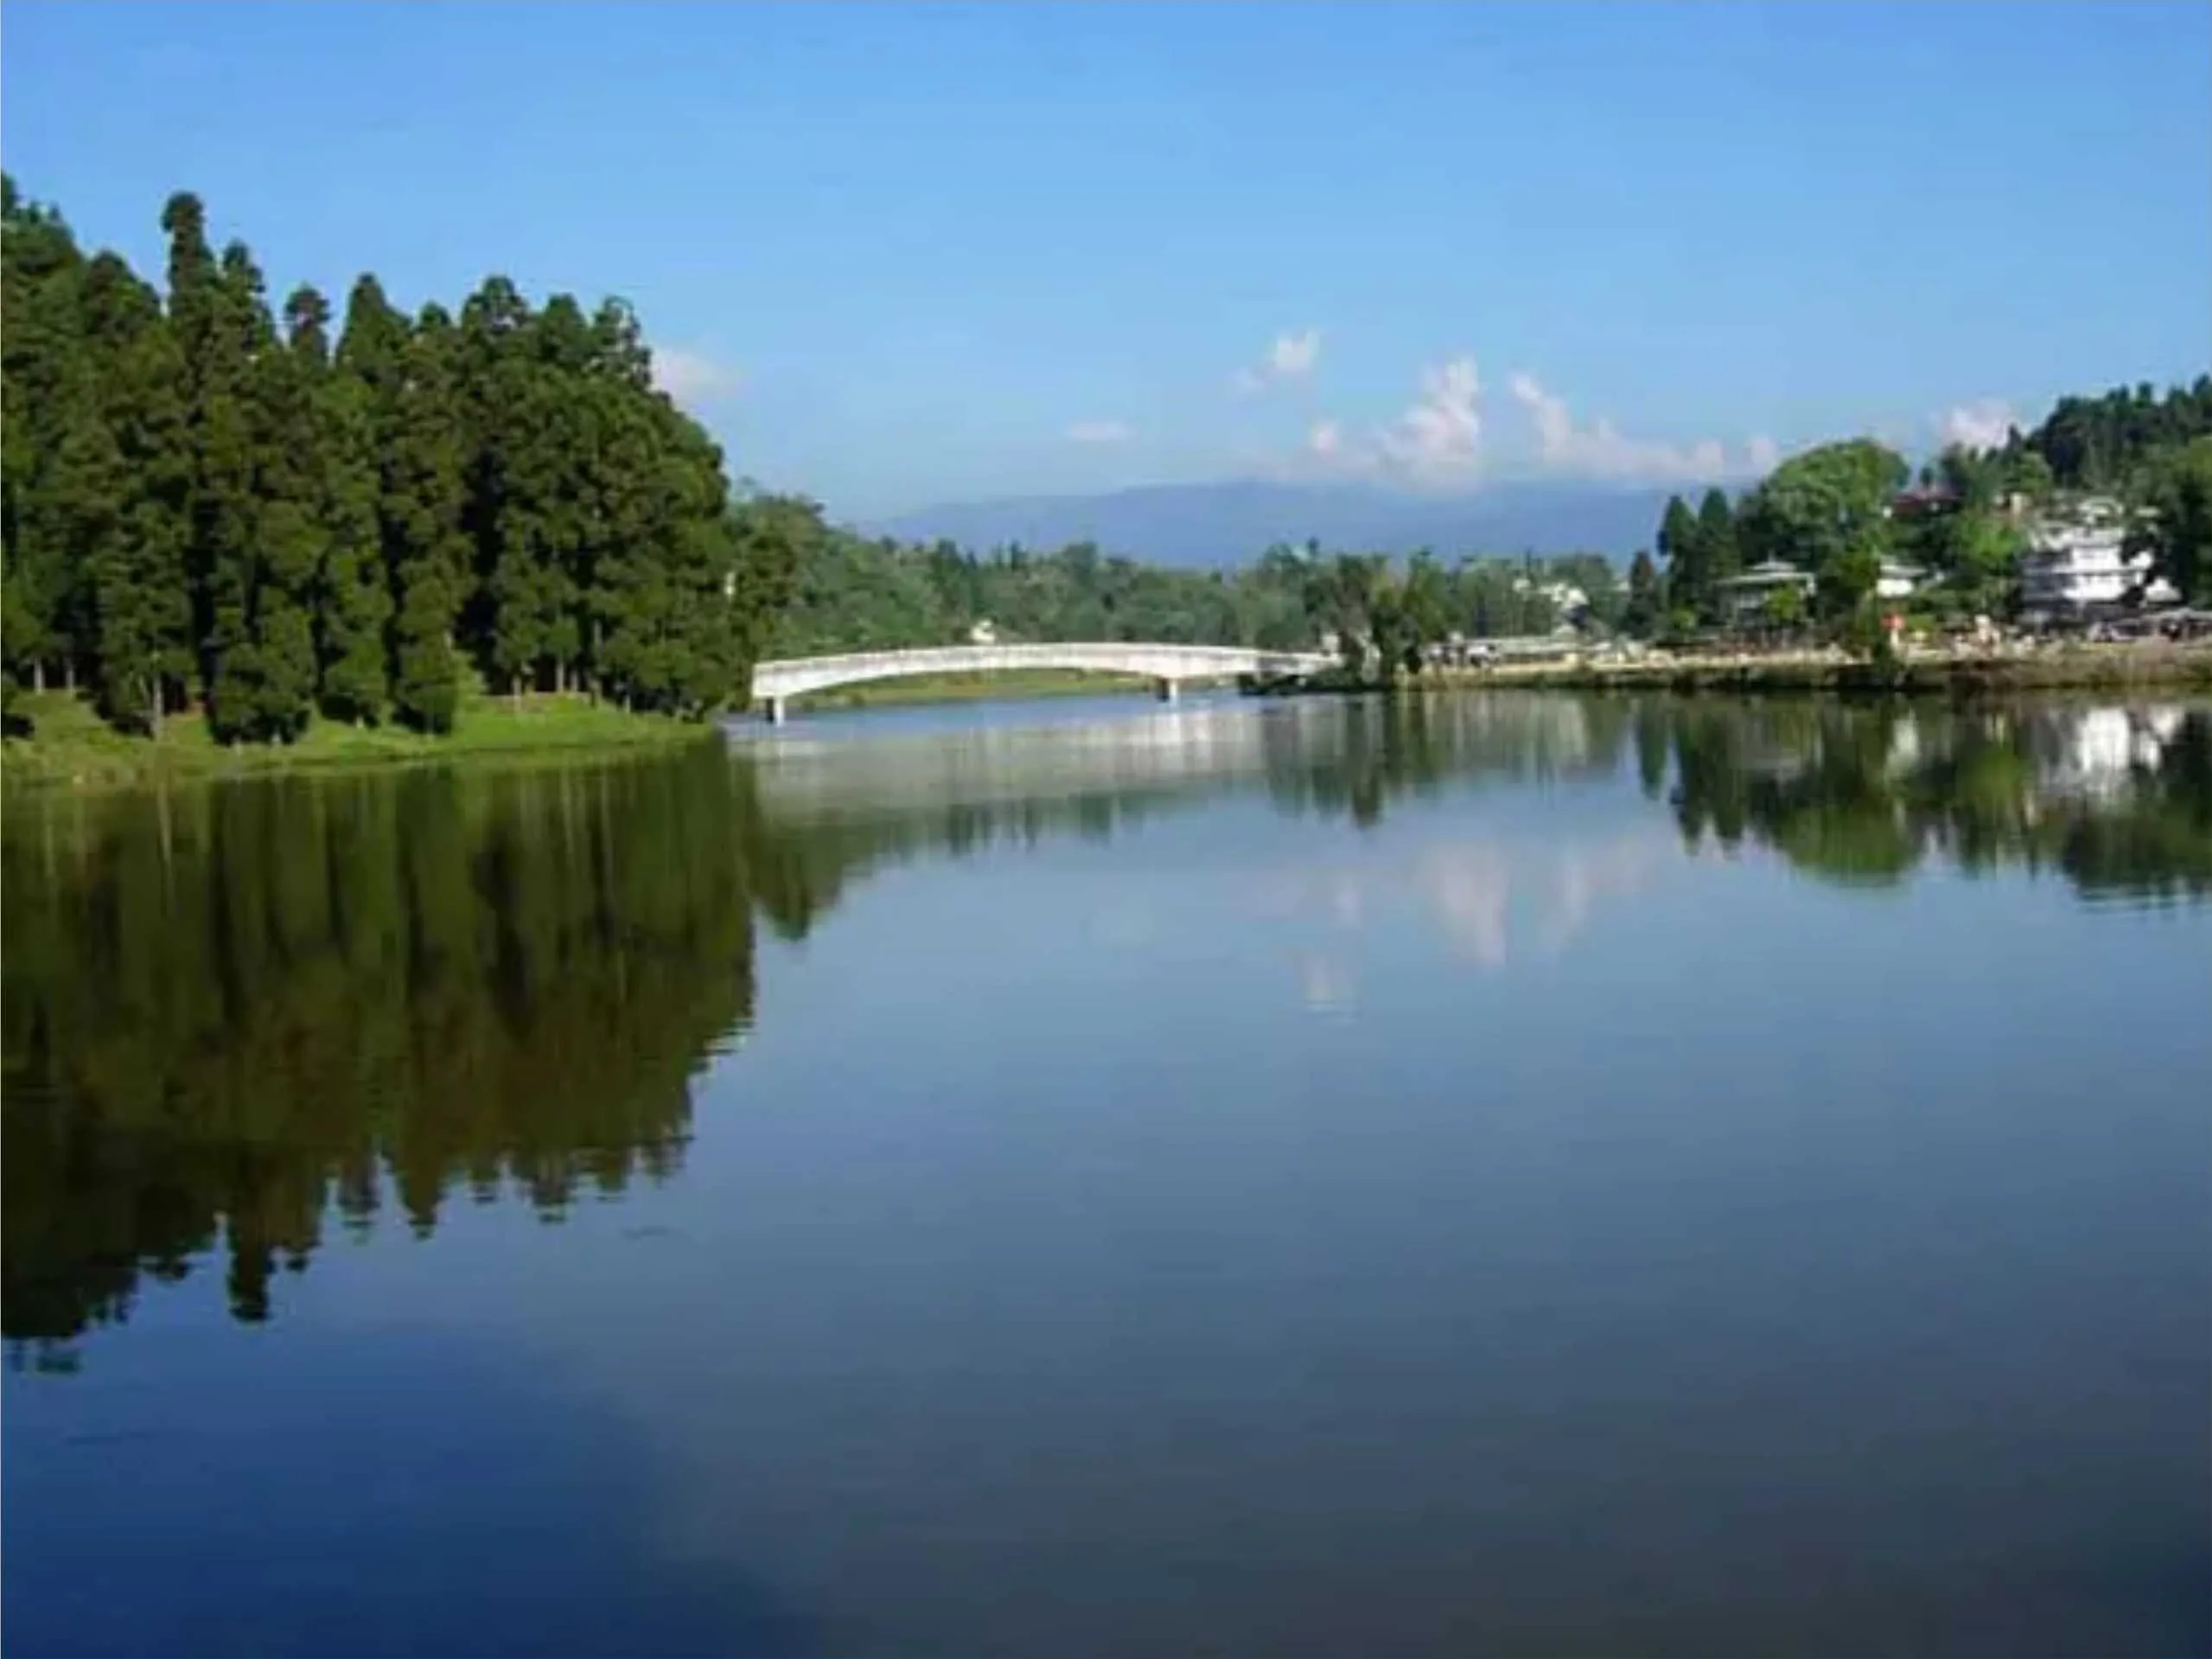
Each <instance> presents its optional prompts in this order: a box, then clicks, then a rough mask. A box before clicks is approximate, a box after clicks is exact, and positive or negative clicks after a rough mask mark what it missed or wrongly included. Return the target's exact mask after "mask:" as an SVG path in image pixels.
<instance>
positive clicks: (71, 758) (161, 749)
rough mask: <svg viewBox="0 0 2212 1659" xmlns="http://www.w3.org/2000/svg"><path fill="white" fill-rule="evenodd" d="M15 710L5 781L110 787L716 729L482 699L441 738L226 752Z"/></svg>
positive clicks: (71, 711)
mask: <svg viewBox="0 0 2212 1659" xmlns="http://www.w3.org/2000/svg"><path fill="white" fill-rule="evenodd" d="M17 706H18V707H19V708H20V710H21V711H22V713H23V715H24V716H25V717H26V718H29V720H30V721H31V722H32V732H31V735H30V736H29V737H10V738H9V739H7V741H6V743H4V745H0V779H4V781H5V782H7V783H8V784H9V785H10V786H14V785H18V784H22V785H33V784H45V785H52V784H66V785H75V786H79V787H83V788H104V787H116V786H124V785H131V784H141V783H156V782H168V781H171V780H182V779H188V778H205V777H230V776H245V775H253V774H258V773H268V772H284V771H297V770H304V769H317V768H328V767H350V766H388V765H392V764H395V763H420V762H424V761H452V760H469V759H475V758H481V757H485V756H529V755H534V754H548V753H563V752H576V751H582V750H615V749H631V750H634V749H641V748H668V747H673V746H674V745H677V744H680V743H698V742H700V741H702V740H703V739H704V738H705V737H707V736H708V735H709V734H710V733H711V731H713V728H712V727H711V726H703V725H699V724H692V723H688V722H685V721H680V720H671V719H666V718H662V717H660V716H657V715H642V714H625V713H623V712H622V710H620V709H618V708H615V707H614V706H613V705H609V704H593V703H590V702H588V701H586V700H585V699H583V698H581V697H573V696H570V697H552V696H545V697H526V698H524V699H521V701H520V704H519V705H517V704H514V703H512V702H510V701H509V700H508V699H506V698H493V697H482V696H474V697H469V698H467V699H464V700H463V702H462V707H461V713H460V718H459V720H458V721H457V722H456V725H455V728H454V730H453V731H451V732H449V733H448V734H447V735H446V736H444V737H424V736H423V735H422V734H420V733H418V732H413V731H407V730H405V728H403V727H398V726H371V727H355V726H347V725H340V724H335V723H334V722H331V721H327V720H324V721H317V722H316V724H314V725H313V726H311V727H309V729H308V731H307V732H306V734H305V735H304V736H303V737H301V738H300V739H299V741H298V742H296V743H241V744H239V745H238V746H236V747H235V748H225V747H224V746H223V745H222V744H220V743H216V742H215V741H214V738H213V737H210V736H209V735H208V732H207V722H206V721H204V720H202V719H201V718H198V717H197V716H186V715H180V716H176V717H175V718H171V719H169V721H167V722H165V723H164V724H163V728H162V735H161V736H160V737H126V736H125V735H124V734H123V733H121V732H118V731H115V730H114V729H113V728H112V727H111V726H109V725H108V724H106V723H105V722H104V721H103V720H101V719H100V718H99V716H98V715H97V714H96V713H94V712H93V711H92V707H91V706H90V705H88V704H86V702H84V701H83V700H81V699H79V698H76V697H73V696H71V695H69V694H68V693H67V692H46V693H45V694H43V695H35V694H33V695H25V696H23V697H22V698H20V699H18V704H17Z"/></svg>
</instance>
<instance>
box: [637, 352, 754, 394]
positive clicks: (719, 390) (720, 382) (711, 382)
mask: <svg viewBox="0 0 2212 1659" xmlns="http://www.w3.org/2000/svg"><path fill="white" fill-rule="evenodd" d="M743 383H744V377H743V376H742V375H741V374H739V373H738V372H737V371H736V369H734V368H732V367H730V365H729V364H727V363H722V362H717V361H716V360H715V359H713V358H711V357H710V356H708V355H707V354H705V353H704V352H698V351H686V350H685V349H684V348H683V347H681V346H656V347H654V348H653V384H654V385H655V386H659V387H660V389H661V390H662V391H663V392H666V393H667V394H668V395H669V396H670V397H672V398H673V399H675V400H676V401H677V402H678V403H686V404H704V403H714V402H717V401H718V400H719V399H724V398H727V397H729V396H730V395H731V394H732V393H734V392H736V390H737V388H738V387H739V386H741V385H743Z"/></svg>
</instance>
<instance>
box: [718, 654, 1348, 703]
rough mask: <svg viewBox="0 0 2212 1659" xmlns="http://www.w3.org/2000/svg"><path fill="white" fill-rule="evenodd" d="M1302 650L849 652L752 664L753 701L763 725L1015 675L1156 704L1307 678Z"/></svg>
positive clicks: (1310, 658)
mask: <svg viewBox="0 0 2212 1659" xmlns="http://www.w3.org/2000/svg"><path fill="white" fill-rule="evenodd" d="M1334 665H1335V658H1334V657H1326V656H1322V655H1320V654H1316V653H1314V652H1310V651H1253V650H1247V649H1246V648H1243V647H1241V646H1233V645H1147V644H1142V643H1133V642H1131V641H1119V640H1106V641H1095V642H1092V643H1087V644H1073V645H946V646H939V647H935V648H928V649H923V650H915V651H856V652H853V653H851V654H848V655H845V656H836V657H787V658H784V659H783V660H781V661H775V662H756V663H755V664H754V665H753V701H754V703H755V705H757V706H758V707H760V708H762V710H764V711H766V713H767V715H768V718H769V719H771V720H775V721H781V719H782V718H783V717H784V711H785V705H787V703H788V702H789V701H790V699H793V698H794V697H804V696H806V693H807V692H826V691H828V690H829V689H830V688H831V687H832V686H857V685H859V684H861V683H863V682H864V681H866V680H903V679H907V678H908V677H910V676H912V675H915V674H979V673H1007V672H1009V671H1010V670H1015V669H1023V668H1068V669H1081V670H1083V671H1085V672H1087V673H1101V674H1126V675H1129V676H1131V678H1134V679H1140V680H1151V682H1152V683H1153V685H1154V686H1155V687H1156V688H1157V690H1158V692H1159V694H1160V695H1161V696H1162V697H1163V698H1172V697H1174V695H1175V694H1176V686H1179V685H1181V684H1182V682H1183V681H1184V680H1234V679H1236V678H1237V677H1238V676H1240V675H1242V674H1268V675H1274V674H1310V673H1318V672H1319V671H1320V670H1322V669H1323V668H1328V667H1333V666H1334Z"/></svg>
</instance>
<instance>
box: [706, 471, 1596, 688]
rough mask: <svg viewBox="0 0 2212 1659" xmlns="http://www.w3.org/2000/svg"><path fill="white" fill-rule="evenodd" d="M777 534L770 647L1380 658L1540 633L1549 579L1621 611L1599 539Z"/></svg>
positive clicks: (802, 530) (1552, 594)
mask: <svg viewBox="0 0 2212 1659" xmlns="http://www.w3.org/2000/svg"><path fill="white" fill-rule="evenodd" d="M749 505H750V504H749ZM756 510H759V511H762V512H768V513H781V514H791V513H792V512H793V510H794V504H792V503H789V502H785V501H777V500H776V499H775V498H766V499H765V500H764V501H763V502H762V503H760V504H758V505H757V507H756ZM778 540H779V542H780V544H781V546H785V547H787V548H794V547H795V549H796V550H797V551H796V557H795V558H794V559H793V560H792V561H791V562H792V576H791V578H790V582H791V587H790V597H789V603H788V604H787V606H786V608H785V609H783V610H782V612H781V615H780V616H778V617H777V618H776V620H775V623H774V626H773V629H772V631H771V634H770V636H769V641H768V646H767V648H765V649H764V650H763V653H762V654H764V655H775V656H806V655H812V654H820V653H826V652H835V651H860V650H874V649H889V648H901V647H913V646H928V645H945V644H950V643H953V642H956V641H963V640H966V639H967V638H968V637H969V636H970V635H971V632H972V630H973V629H975V628H976V626H977V625H978V624H979V623H988V624H990V626H991V629H992V630H993V632H994V634H995V635H996V637H998V639H1001V640H1034V641H1054V640H1158V641H1169V642H1174V643H1189V644H1197V645H1246V646H1253V647H1257V648H1264V649H1268V650H1302V649H1303V650H1311V649H1314V648H1316V647H1317V646H1318V645H1319V644H1320V642H1321V641H1323V639H1324V638H1325V637H1328V636H1331V635H1333V636H1335V638H1336V639H1337V640H1339V641H1370V642H1375V643H1378V644H1379V646H1380V654H1381V655H1382V657H1384V658H1386V659H1387V660H1390V661H1393V662H1395V663H1398V664H1401V665H1402V664H1403V663H1405V662H1406V660H1408V658H1409V655H1411V654H1417V653H1418V648H1419V647H1421V646H1422V645H1425V644H1427V643H1432V642H1434V641H1439V640H1442V639H1444V638H1446V637H1447V636H1448V635H1452V634H1460V635H1465V636H1467V637H1469V638H1490V637H1495V636H1499V635H1521V634H1540V633H1544V632H1546V631H1548V630H1549V629H1552V628H1553V627H1554V626H1556V625H1557V624H1558V623H1559V622H1560V621H1561V620H1562V617H1561V616H1560V607H1559V603H1558V598H1557V590H1566V589H1576V590H1580V591H1581V592H1582V594H1583V595H1584V597H1585V599H1586V601H1587V603H1588V607H1589V610H1590V614H1591V616H1593V617H1594V618H1595V619H1597V620H1598V621H1601V622H1612V621H1614V620H1616V619H1617V617H1618V616H1619V614H1620V610H1621V607H1622V604H1623V603H1624V594H1623V592H1622V589H1621V587H1620V584H1619V581H1618V578H1617V577H1616V576H1615V574H1614V571H1613V568H1612V565H1611V564H1610V561H1608V560H1607V559H1606V558H1604V557H1603V555H1602V554H1597V553H1584V554H1570V555H1566V556H1564V557H1561V558H1549V559H1535V558H1467V559H1462V560H1460V561H1458V562H1457V563H1455V564H1452V565H1445V564H1444V563H1443V562H1442V561H1441V560H1439V559H1437V558H1436V557H1435V556H1433V555H1432V554H1430V553H1426V552H1423V553H1417V554H1415V555H1414V556H1413V557H1412V558H1410V559H1408V560H1406V561H1404V562H1403V563H1402V564H1400V563H1399V562H1395V561H1393V560H1392V559H1390V558H1387V557H1386V556H1385V555H1382V554H1379V553H1332V552H1325V551H1324V550H1323V549H1322V548H1321V547H1320V546H1318V545H1316V544H1309V545H1308V546H1304V547H1303V548H1294V547H1290V546H1277V547H1273V548H1270V549H1269V550H1268V551H1267V552H1265V554H1264V555H1262V556H1261V557H1260V558H1259V559H1258V560H1256V561H1255V562H1254V563H1253V564H1252V565H1246V567H1244V568H1243V569H1241V570H1239V571H1233V572H1228V573H1224V572H1221V571H1182V570H1171V569H1168V568H1166V567H1163V566H1161V565H1148V564H1144V563H1141V562H1139V561H1137V560H1133V559H1129V558H1119V557H1114V556H1110V555H1106V554H1104V553H1101V552H1100V551H1099V549H1098V548H1097V547H1095V546H1093V545H1091V544H1090V543H1087V542H1078V543H1075V544H1073V545H1071V546H1067V547H1063V548H1061V549H1059V550H1058V551H1056V552H1046V553H1040V552H1032V551H1030V550H1029V549H1026V548H1023V547H1020V546H1013V547H1007V548H1004V549H1001V550H999V551H998V552H994V553H990V554H986V555H977V554H975V553H972V552H966V551H964V550H962V549H960V548H959V547H956V546H953V544H951V543H950V542H944V541H940V542H938V543H936V544H934V545H933V546H904V545H902V544H900V543H897V542H895V541H891V540H889V539H875V540H870V539H866V538H864V537H861V536H857V535H855V534H852V533H850V532H848V531H843V530H837V529H831V528H827V527H825V526H822V525H821V524H820V522H819V516H818V515H815V516H806V517H802V518H800V519H798V520H795V521H794V524H793V526H792V527H790V528H789V529H788V530H787V532H786V533H784V534H782V535H781V536H780V537H779V538H778ZM763 563H765V561H763ZM1379 632H1380V635H1381V636H1383V637H1381V638H1380V639H1378V633H1379Z"/></svg>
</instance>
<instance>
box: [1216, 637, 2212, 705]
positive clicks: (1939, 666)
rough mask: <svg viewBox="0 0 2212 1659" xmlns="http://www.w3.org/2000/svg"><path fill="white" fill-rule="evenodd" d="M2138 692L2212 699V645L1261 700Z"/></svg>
mask: <svg viewBox="0 0 2212 1659" xmlns="http://www.w3.org/2000/svg"><path fill="white" fill-rule="evenodd" d="M2135 687H2144V688H2151V687H2156V688H2160V689H2177V690H2184V691H2187V690H2208V691H2212V645H2183V646H2176V645H2164V644H2160V645H2100V646H2065V647H2060V648H2056V649H2052V650H2047V651H2036V652H2029V653H2023V654H2017V655H1992V656H1968V655H1963V654H1962V655H1958V656H1922V657H1911V656H1909V657H1905V658H1903V659H1901V660H1897V661H1894V662H1887V663H1884V662H1873V661H1866V660H1851V659H1846V658H1841V657H1836V656H1831V655H1825V654H1813V653H1796V654H1787V655H1774V656H1763V657H1719V656H1713V657H1687V656H1685V657H1662V658H1645V659H1642V660H1635V661H1622V662H1609V663H1595V662H1544V663H1525V664H1508V665H1504V666H1501V667H1488V668H1443V669H1431V670H1428V671H1427V672H1425V673H1420V674H1411V675H1406V676H1404V677H1402V678H1400V679H1399V680H1397V681H1396V682H1394V683H1393V684H1385V683H1383V682H1381V681H1379V680H1365V681H1358V682H1352V681H1346V682H1342V683H1337V684H1311V683H1308V684H1304V685H1296V684H1287V683H1285V684H1278V685H1275V686H1263V687H1260V688H1259V694H1260V695H1262V696H1276V697H1283V696H1291V697H1295V696H1304V695H1322V694H1326V693H1328V692H1412V693H1413V694H1416V695H1427V694H1431V693H1440V692H1459V691H1475V690H1527V691H1573V692H1668V693H1672V694H1675V695H1683V696H1696V695H1699V694H1702V693H1705V692H1724V693H1729V694H1731V695H1756V694H1761V693H1775V694H1787V695H1794V696H1802V695H1805V694H1806V693H1807V692H1816V693H1818V692H1825V693H1827V694H1830V695H1833V696H1838V697H1927V696H1937V695H1947V696H1953V697H1961V698H1964V697H1976V696H1982V695H1987V694H1998V693H2005V692H2028V691H2051V692H2058V691H2118V690H2127V689H2132V688H2135Z"/></svg>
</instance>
